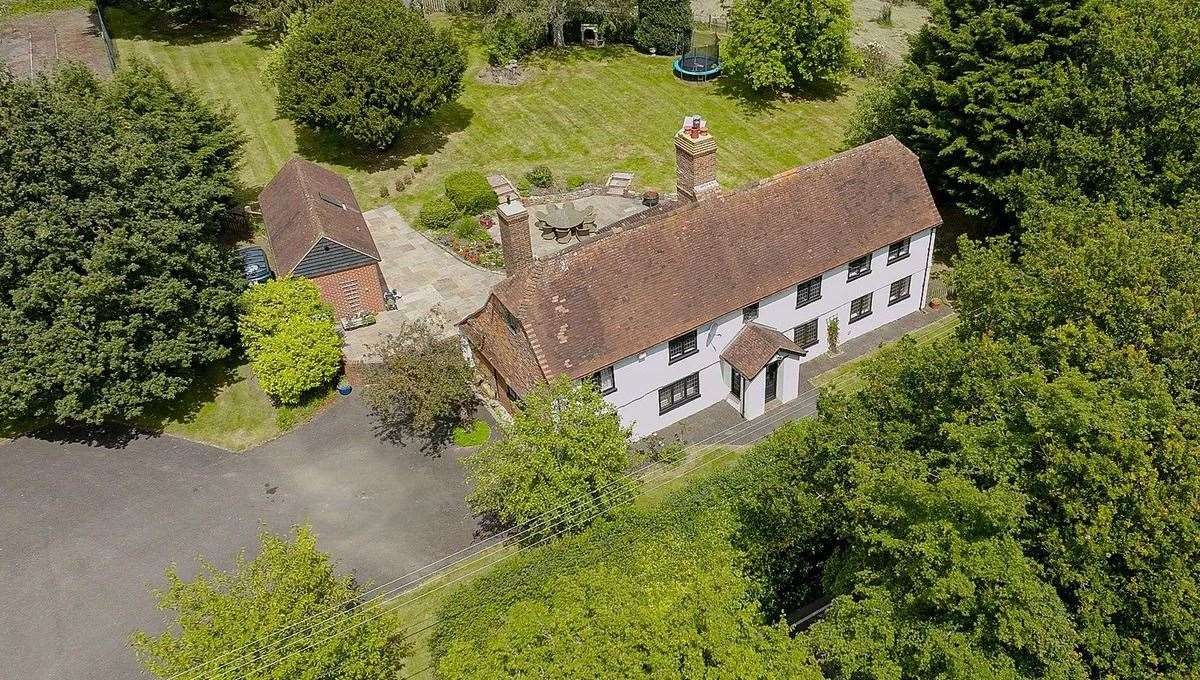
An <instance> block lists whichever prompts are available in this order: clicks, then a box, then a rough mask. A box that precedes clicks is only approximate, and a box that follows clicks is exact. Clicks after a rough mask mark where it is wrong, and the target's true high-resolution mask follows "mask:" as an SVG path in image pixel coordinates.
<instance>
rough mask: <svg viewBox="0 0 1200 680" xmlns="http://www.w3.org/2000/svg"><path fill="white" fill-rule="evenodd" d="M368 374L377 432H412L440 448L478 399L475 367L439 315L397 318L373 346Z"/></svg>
mask: <svg viewBox="0 0 1200 680" xmlns="http://www.w3.org/2000/svg"><path fill="white" fill-rule="evenodd" d="M366 377H367V384H368V386H367V401H368V402H369V403H370V404H371V408H372V409H373V410H374V411H375V416H376V417H377V418H378V419H379V427H378V428H377V432H378V433H379V434H380V436H382V437H384V438H385V439H389V440H392V441H402V440H403V439H404V438H405V436H406V435H415V436H417V437H420V438H422V439H424V440H426V441H427V442H428V445H429V446H430V448H432V449H434V450H437V449H440V448H441V447H442V446H444V445H445V444H446V442H447V441H449V439H450V437H451V433H452V432H453V430H454V427H455V426H456V425H460V424H462V423H463V422H464V420H465V419H466V418H468V417H469V416H470V415H471V411H472V410H473V409H474V408H475V406H476V405H477V404H478V399H477V398H476V396H475V390H474V381H475V369H474V368H473V367H472V366H471V364H470V363H469V362H468V361H467V358H466V356H464V355H463V350H462V344H461V343H460V341H459V338H458V336H457V335H454V334H452V333H447V332H446V321H445V319H443V318H442V317H441V316H440V315H433V314H431V315H428V316H425V317H422V318H419V319H416V320H414V321H410V322H404V323H401V324H400V326H399V327H398V328H397V329H396V333H395V335H389V336H388V337H386V338H385V339H384V340H383V342H381V343H380V344H379V345H376V346H374V347H372V348H371V361H370V363H367V364H366Z"/></svg>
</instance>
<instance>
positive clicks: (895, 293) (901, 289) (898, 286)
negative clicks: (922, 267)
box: [888, 276, 912, 306]
mask: <svg viewBox="0 0 1200 680" xmlns="http://www.w3.org/2000/svg"><path fill="white" fill-rule="evenodd" d="M911 287H912V277H911V276H906V277H904V278H902V279H900V280H899V281H894V282H892V289H891V290H890V291H888V305H889V306H891V305H894V304H896V303H897V302H903V301H905V300H907V299H908V296H909V292H910V289H911Z"/></svg>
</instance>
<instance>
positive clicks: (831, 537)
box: [741, 326, 1200, 678]
mask: <svg viewBox="0 0 1200 680" xmlns="http://www.w3.org/2000/svg"><path fill="white" fill-rule="evenodd" d="M1037 340H1038V341H1037V342H1034V341H1033V340H1032V339H1031V338H1030V337H1029V336H1023V337H1017V338H1015V339H1012V340H1007V339H993V338H988V337H986V336H976V335H969V330H967V329H965V330H964V339H963V340H962V341H953V340H951V341H945V342H941V343H936V344H935V345H934V346H932V347H919V346H916V345H914V344H911V343H903V344H902V345H901V346H900V347H898V348H897V349H896V350H895V351H892V352H888V353H885V355H884V356H883V357H882V358H880V359H879V360H876V361H875V362H873V364H872V366H871V367H870V368H869V369H868V370H867V374H866V376H865V377H866V380H865V383H866V387H865V388H864V390H863V391H862V392H860V393H859V394H858V395H856V396H854V397H852V398H851V397H841V396H826V397H825V398H824V399H823V402H822V404H821V414H820V416H819V419H818V421H817V422H816V423H813V424H811V425H809V426H806V427H800V428H798V429H797V430H795V431H793V432H785V433H781V434H780V435H778V436H777V439H779V441H776V442H774V443H773V444H772V445H771V446H769V447H764V448H763V449H762V450H761V451H760V452H759V453H757V454H756V455H770V456H771V457H772V458H771V461H772V462H771V465H770V466H768V467H769V468H770V469H772V470H774V474H773V475H763V476H762V478H763V479H764V482H765V483H764V486H763V488H762V489H760V490H759V491H758V492H757V493H754V494H749V495H747V499H746V501H745V502H744V503H743V509H744V514H743V519H744V526H745V529H744V533H743V536H742V539H741V540H742V541H743V542H744V543H745V544H746V545H748V546H750V554H751V556H752V558H754V563H755V564H756V565H762V566H761V567H756V569H755V571H757V572H759V573H760V574H761V576H760V578H762V579H763V581H764V582H765V583H768V584H770V585H771V586H772V587H773V588H775V589H777V592H776V597H777V598H778V599H779V600H780V601H782V602H783V603H784V605H785V607H791V606H796V605H797V604H800V603H802V602H804V601H806V600H807V599H809V598H811V597H812V596H813V594H814V592H813V590H812V583H813V579H814V578H820V579H822V582H823V584H824V587H823V588H822V589H821V590H822V591H823V592H827V593H830V594H835V595H847V596H849V598H850V601H853V602H861V601H862V600H864V599H865V598H868V596H869V597H870V599H872V600H873V601H875V602H876V604H878V605H879V606H875V607H865V608H860V609H859V612H860V614H861V615H862V616H864V617H866V616H869V618H867V619H861V620H857V619H856V620H852V621H843V622H842V623H840V624H839V628H842V629H845V630H851V629H854V628H855V627H857V629H858V630H866V629H867V628H868V627H870V626H875V625H880V626H882V625H884V624H886V626H887V630H894V631H903V630H910V632H911V630H912V629H911V628H910V627H911V626H917V627H918V629H920V630H940V631H943V632H944V631H947V630H949V631H958V632H957V633H955V635H953V636H951V637H950V638H947V639H956V638H957V637H958V636H959V634H968V633H969V634H970V635H972V636H975V635H979V634H983V633H987V631H988V630H989V629H990V630H991V631H992V632H991V633H987V634H986V635H984V636H983V637H979V638H972V642H971V647H972V648H974V649H976V650H978V651H981V652H984V653H985V654H984V655H985V657H987V658H994V659H1007V661H1004V664H1005V666H1006V667H1007V664H1008V663H1009V661H1011V662H1012V663H1013V664H1015V665H1014V666H1013V668H1016V669H1017V670H1019V671H1020V672H1021V675H1022V676H1024V677H1040V676H1039V675H1038V674H1039V673H1046V674H1047V677H1049V676H1051V675H1053V673H1051V670H1052V669H1053V668H1059V669H1060V671H1059V672H1057V673H1058V674H1059V675H1062V674H1063V673H1066V675H1065V676H1066V677H1070V673H1067V671H1068V670H1069V669H1070V668H1071V667H1072V666H1073V662H1072V661H1071V660H1070V658H1071V657H1070V655H1069V654H1066V653H1065V652H1064V651H1063V650H1058V651H1055V650H1054V649H1052V648H1051V647H1049V646H1048V645H1047V644H1046V643H1044V642H1040V643H1038V645H1037V647H1038V649H1039V650H1040V652H1039V653H1045V654H1048V655H1050V656H1048V657H1037V656H1036V655H1035V657H1034V659H1033V660H1034V661H1036V663H1034V664H1031V662H1030V659H1028V658H1026V659H1024V660H1022V655H1026V656H1027V655H1028V654H1029V652H1030V650H1029V648H1028V646H1029V644H1030V643H1028V642H1023V640H1029V639H1038V638H1042V637H1044V638H1046V639H1050V638H1053V639H1055V640H1060V641H1061V640H1067V639H1071V640H1074V642H1073V644H1074V645H1075V646H1076V647H1077V648H1078V650H1079V653H1080V658H1081V659H1082V660H1083V662H1084V663H1085V664H1086V665H1087V667H1088V672H1089V674H1091V675H1093V676H1098V677H1099V676H1109V677H1123V678H1150V677H1162V676H1168V677H1172V676H1175V677H1183V676H1186V674H1187V672H1188V669H1193V668H1195V666H1196V664H1197V663H1198V662H1200V659H1198V658H1197V655H1196V649H1197V644H1196V643H1197V641H1200V602H1197V601H1196V598H1195V597H1194V596H1193V593H1195V592H1196V590H1197V586H1198V585H1200V567H1197V564H1198V563H1200V547H1198V546H1200V528H1198V527H1200V525H1198V524H1197V512H1198V508H1200V461H1198V460H1197V459H1196V458H1195V456H1194V455H1192V454H1191V453H1190V452H1191V451H1194V450H1195V448H1196V446H1197V443H1198V442H1197V432H1200V430H1198V429H1197V427H1196V426H1197V424H1200V421H1197V417H1196V414H1195V411H1194V408H1192V407H1190V406H1186V407H1180V406H1179V405H1177V404H1176V403H1175V399H1174V398H1173V397H1172V395H1171V390H1170V388H1169V385H1168V382H1167V380H1166V379H1165V378H1164V377H1163V375H1162V372H1161V370H1160V369H1159V368H1158V367H1156V366H1154V365H1152V364H1151V363H1150V362H1149V361H1147V360H1146V357H1145V356H1144V355H1143V354H1141V353H1139V352H1137V351H1135V350H1131V349H1129V348H1122V347H1115V346H1114V345H1113V343H1112V342H1111V339H1109V338H1106V337H1105V336H1104V335H1103V334H1101V333H1099V332H1096V331H1094V330H1092V331H1087V330H1084V329H1082V328H1079V327H1077V326H1069V327H1064V328H1061V329H1053V330H1048V331H1047V334H1046V335H1045V336H1044V337H1038V339H1037ZM955 476H957V477H959V478H961V479H963V480H968V481H969V482H970V483H971V484H973V485H975V486H976V487H977V488H978V489H979V490H980V491H981V492H985V493H986V494H987V495H988V496H991V497H993V498H997V499H1002V498H1004V497H1005V496H1004V495H1003V494H1004V493H1007V491H1005V490H1011V491H1013V492H1016V493H1019V494H1020V495H1021V496H1022V497H1023V499H1024V500H1023V505H1024V512H1023V513H1018V514H1013V515H1012V516H1011V517H1010V518H1009V519H1006V520H1005V521H1004V523H1003V524H1002V525H1001V528H1003V529H1004V531H1002V532H1000V533H995V532H992V534H991V535H993V538H989V539H988V542H987V543H985V544H980V545H979V546H978V547H979V548H980V549H983V552H981V553H978V555H977V556H976V557H972V558H971V561H970V562H963V563H962V564H959V565H955V564H952V563H950V562H947V559H949V557H954V558H955V559H958V558H959V556H961V557H963V558H966V557H968V556H970V555H972V553H973V551H975V548H970V549H968V546H969V544H964V545H963V546H962V547H955V544H954V543H947V544H945V545H942V546H937V545H936V544H931V545H922V541H925V540H926V539H925V538H923V536H922V535H921V534H916V533H913V532H912V531H911V529H905V531H904V533H903V534H901V535H898V536H895V537H894V538H886V537H887V535H889V534H895V533H896V527H895V526H890V527H884V528H886V531H885V532H884V533H879V532H880V531H881V529H880V528H879V527H875V526H874V523H876V522H878V521H880V520H886V521H888V522H893V521H895V520H896V518H899V517H903V515H902V514H901V513H900V512H898V510H897V508H896V507H890V508H889V506H894V505H895V504H896V502H897V499H902V498H904V495H905V494H907V495H911V494H913V493H914V490H921V489H923V488H925V485H927V484H939V485H940V484H941V483H944V482H945V481H946V480H948V479H951V478H952V477H955ZM881 483H884V484H885V485H883V486H881ZM956 484H961V482H956ZM914 485H915V486H914ZM906 487H907V488H908V490H907V491H906V490H905V489H906ZM881 492H882V493H883V495H881ZM968 492H969V489H965V490H963V489H959V490H955V493H965V494H967V496H968V497H969V496H970V494H969V493H968ZM922 493H924V492H922ZM997 493H1000V494H1001V495H996V494H997ZM986 497H987V496H983V497H980V499H981V500H982V499H983V498H986ZM922 503H926V506H925V508H924V509H920V510H919V512H916V513H915V515H914V517H916V518H925V519H922V521H923V522H924V521H926V520H927V519H928V518H932V517H935V515H934V513H933V512H932V508H933V507H934V506H928V505H927V501H922ZM881 504H882V505H881ZM909 505H910V501H904V504H903V505H901V506H900V507H901V508H904V509H905V511H906V512H908V511H909V509H908V508H909ZM1014 508H1018V509H1019V506H1014ZM939 512H941V511H939ZM1010 514H1011V513H1010ZM951 517H957V518H959V521H961V522H964V524H963V525H962V526H963V527H966V528H968V529H970V531H969V534H968V535H967V536H964V537H965V538H970V539H971V540H977V538H979V537H987V536H988V535H989V534H988V533H982V534H981V533H980V529H981V527H984V526H986V525H980V524H978V523H977V520H976V519H973V518H976V517H980V515H978V513H974V512H966V511H965V510H958V511H955V512H954V513H951ZM905 521H907V520H905ZM873 527H874V528H873ZM864 529H866V530H867V531H868V533H864ZM922 531H924V529H923V530H922ZM955 531H959V532H962V531H964V529H955ZM949 535H950V534H947V533H946V531H945V530H944V529H938V530H937V532H936V533H935V534H933V536H942V537H943V538H944V537H946V536H949ZM868 539H869V540H870V541H876V540H883V541H884V542H883V543H881V544H880V547H876V548H873V549H871V550H868V552H866V553H863V552H861V549H860V548H858V546H860V545H861V546H862V548H869V547H870V546H869V543H868V544H863V543H862V542H863V541H864V540H868ZM1010 539H1011V540H1010ZM1013 541H1015V545H1016V546H1019V551H1016V552H1014V551H1013V547H1014V542H1013ZM884 548H886V549H887V550H891V551H896V552H894V553H893V554H891V555H889V554H887V553H886V552H880V551H881V550H883V549H884ZM839 556H841V557H839ZM1021 556H1023V557H1024V558H1025V559H1026V560H1028V561H1029V564H1033V565H1037V566H1036V568H1030V569H1025V573H1024V575H1022V574H1021V572H1020V570H1018V569H1017V567H1018V566H1020V565H1021V564H1022V562H1021V561H1020V560H1019V559H1018V558H1019V557H1021ZM831 558H832V559H831ZM988 561H990V562H991V563H992V565H993V566H995V567H996V568H1001V567H1002V571H1001V572H999V573H1000V574H1002V575H1003V576H1004V577H1005V578H1006V579H1017V578H1018V577H1019V581H1010V582H1009V583H1008V585H1006V586H1005V587H1017V586H1020V588H1021V589H1022V591H1023V592H1025V593H1026V595H1023V596H1022V597H1023V598H1026V599H1025V602H1026V604H1022V605H1020V606H1017V603H1018V602H1019V601H1018V600H1015V599H1014V597H1015V594H1014V593H1012V592H1009V593H1005V592H1004V591H1003V590H1000V589H998V587H999V586H1000V585H1001V583H1000V582H993V583H987V582H986V581H980V580H979V579H980V578H994V577H995V574H990V573H989V572H988V571H987V568H988ZM873 563H874V564H876V565H877V566H875V567H871V566H870V565H871V564H873ZM847 565H849V566H850V567H852V568H847ZM864 567H866V568H868V569H864ZM884 567H887V570H885V571H884V572H882V576H880V569H882V568H884ZM949 567H953V569H954V570H956V571H961V570H963V569H967V570H968V571H965V572H963V573H961V574H958V575H955V576H953V578H950V577H949V575H952V574H954V573H955V572H946V571H945V570H946V569H947V568H949ZM897 569H903V570H905V572H907V573H909V575H907V576H905V575H903V574H897V573H895V572H896V570H897ZM1022 569H1024V568H1022ZM940 573H946V574H948V575H947V576H945V577H941V576H939V577H938V578H939V579H942V578H946V579H947V580H946V581H945V584H944V585H942V586H938V587H937V588H935V589H933V590H931V591H930V592H931V593H932V594H937V597H938V598H940V600H939V601H940V603H941V607H940V608H938V607H933V606H931V604H930V603H929V602H926V603H923V604H921V605H920V606H916V607H914V606H913V604H914V602H915V600H914V598H915V597H916V596H917V594H918V593H920V592H921V590H920V588H919V587H918V586H920V584H919V583H918V582H916V581H912V580H911V579H912V578H913V577H914V575H919V574H924V575H925V576H924V578H929V577H932V576H934V575H937V574H940ZM847 574H851V575H853V578H848V577H847ZM972 574H974V575H972ZM900 576H903V579H907V580H898V581H897V580H896V579H897V578H898V577H900ZM1038 581H1040V582H1041V583H1042V584H1044V586H1046V587H1049V588H1052V589H1053V592H1054V593H1056V597H1057V599H1058V600H1060V601H1061V603H1062V607H1063V608H1065V612H1066V616H1067V619H1068V620H1069V622H1070V630H1062V629H1061V622H1057V623H1056V621H1057V619H1055V618H1054V617H1053V616H1051V614H1052V613H1053V612H1054V611H1055V610H1056V609H1057V608H1058V605H1056V604H1055V601H1054V598H1049V599H1047V598H1048V595H1047V592H1048V591H1045V590H1044V589H1043V588H1042V587H1038V585H1037V582H1038ZM929 583H930V584H936V583H937V581H930V582H929ZM1022 584H1023V585H1022ZM881 586H882V587H883V588H884V590H883V591H879V590H878V589H879V588H880V587H881ZM952 586H953V587H955V588H958V591H957V592H958V593H959V595H955V596H954V597H951V596H952V595H953V594H954V593H955V592H956V591H955V590H947V589H948V588H951V587H952ZM864 588H870V590H864ZM962 588H967V590H962ZM971 592H974V593H980V594H981V596H982V594H985V593H986V594H987V597H988V598H991V599H990V600H986V599H978V600H976V602H975V603H974V604H972V607H974V608H975V609H974V610H966V609H963V605H964V604H965V603H966V602H967V601H958V600H956V599H955V597H960V596H961V594H964V593H971ZM898 596H899V597H900V599H899V600H897V599H896V598H897V597H898ZM879 598H883V599H879ZM886 602H892V604H891V605H888V607H890V609H889V610H888V611H890V612H892V613H889V614H886V615H884V614H879V612H880V611H883V610H881V609H880V607H882V606H883V603H886ZM897 603H898V604H897ZM848 604H849V601H847V605H848ZM900 605H903V606H900ZM998 610H1003V613H1004V617H1005V618H997V616H998V615H997V614H991V615H989V616H991V618H990V619H989V618H986V617H984V614H986V613H987V612H988V611H998ZM847 611H848V612H853V611H854V610H851V609H848V610H847ZM872 612H875V613H874V614H872ZM847 615H848V614H847ZM879 617H883V618H884V619H885V620H883V621H881V620H880V619H879ZM1014 617H1020V619H1019V620H1020V621H1024V623H1021V625H1022V626H1025V628H1018V627H1016V626H1017V623H1018V619H1017V618H1014ZM872 621H874V623H872ZM968 621H969V622H970V626H969V627H968V626H966V625H965V623H964V622H968ZM1035 621H1041V622H1042V624H1041V625H1044V626H1047V627H1046V628H1038V627H1030V626H1032V625H1033V622H1035ZM847 626H849V628H847ZM989 627H990V628H989ZM845 634H846V633H844V632H843V633H838V636H842V637H844V635H845ZM922 635H924V633H922ZM939 635H942V633H939ZM838 639H841V637H837V636H835V638H834V641H835V642H836V640H838ZM905 639H911V637H908V634H906V635H905ZM853 640H858V641H857V642H853ZM838 644H843V643H838ZM844 644H845V645H847V647H846V649H848V650H852V649H854V648H858V647H861V646H862V645H863V644H865V640H864V639H861V638H852V641H850V642H845V641H844ZM827 646H828V645H826V647H827ZM823 648H824V647H822V645H818V646H817V651H818V654H819V655H820V654H822V653H823V652H821V649H823ZM837 649H838V648H837V646H836V645H835V646H834V647H833V648H832V650H833V651H831V652H829V653H831V654H832V653H833V652H836V651H837ZM899 649H900V650H903V649H904V648H903V647H900V648H899ZM921 649H929V647H928V646H926V645H922V646H921ZM988 650H991V651H990V652H989V651H988ZM1022 650H1024V651H1022ZM868 651H869V650H866V651H863V650H861V649H860V652H861V653H859V652H855V653H854V654H851V656H850V657H847V663H851V662H853V659H855V658H859V657H861V659H868V660H869V659H870V658H873V657H872V656H871V655H872V654H876V653H878V651H879V650H876V651H875V652H870V653H868ZM839 654H840V652H839ZM997 654H1000V655H1001V656H996V655H997ZM863 655H865V656H863ZM888 658H891V659H892V660H893V661H894V662H895V663H897V664H899V666H900V667H902V668H909V669H912V668H918V667H919V668H924V669H926V670H925V671H923V673H927V672H929V668H930V667H929V666H926V665H923V664H925V663H926V660H923V659H922V658H921V652H920V651H919V650H917V649H909V651H907V652H903V653H901V654H899V655H896V656H892V657H888ZM861 659H860V661H861ZM914 664H918V665H914ZM1039 667H1040V668H1041V669H1042V670H1036V669H1038V668H1039ZM918 674H920V673H918Z"/></svg>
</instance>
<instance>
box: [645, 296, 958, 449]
mask: <svg viewBox="0 0 1200 680" xmlns="http://www.w3.org/2000/svg"><path fill="white" fill-rule="evenodd" d="M953 311H954V310H953V309H951V308H950V306H949V305H942V306H941V307H939V308H938V309H936V310H935V309H929V308H925V309H922V310H919V311H916V312H913V313H912V314H909V315H908V316H905V317H902V318H900V319H897V320H896V321H893V322H892V323H890V324H888V325H886V326H884V327H882V328H877V329H875V330H873V331H871V332H869V333H864V334H863V335H861V336H859V337H857V338H854V339H852V340H847V341H846V342H845V343H844V344H843V345H842V351H841V352H840V353H839V354H837V356H830V355H828V354H824V355H822V356H819V357H816V358H814V359H813V360H812V361H806V362H804V363H803V364H800V385H801V387H800V397H798V398H796V399H793V400H792V401H789V402H784V403H777V404H774V405H771V406H769V407H768V408H767V412H766V413H764V414H763V415H762V416H760V417H758V418H755V419H754V420H745V419H744V418H742V415H741V414H740V413H738V411H737V409H735V408H734V407H732V406H730V405H729V404H728V403H727V402H725V401H721V402H718V403H716V404H714V405H712V406H709V407H708V408H706V409H704V410H703V411H700V412H698V413H694V414H692V415H690V416H688V417H687V418H684V419H683V420H681V421H679V422H677V423H675V424H674V425H671V426H669V427H667V428H664V429H663V430H660V431H659V433H658V434H659V436H661V437H663V438H664V439H666V440H668V441H671V440H675V439H678V440H680V441H682V442H684V443H685V444H692V445H696V444H701V445H704V446H719V445H729V446H742V445H746V444H753V443H754V442H756V441H758V440H759V439H761V438H763V437H765V436H767V435H768V434H771V433H772V432H774V431H775V429H776V428H778V427H779V426H781V425H784V424H785V423H788V422H791V421H793V420H799V419H801V418H808V417H810V416H813V415H816V413H817V393H816V390H815V389H814V388H813V386H812V382H811V381H812V379H813V378H815V377H816V376H818V375H821V374H822V373H825V372H826V371H829V370H831V369H834V368H837V367H838V366H841V365H843V364H847V363H849V362H851V361H854V360H855V359H858V358H859V357H863V356H866V355H867V354H870V353H872V352H874V351H875V350H877V349H879V347H880V346H881V345H883V344H884V343H887V342H891V341H893V340H897V339H899V338H900V337H902V336H904V335H907V334H909V333H912V332H914V331H917V330H920V329H922V328H924V327H926V326H928V325H930V324H933V323H936V322H937V321H939V320H941V319H943V318H945V317H946V316H949V315H950V314H951V313H953Z"/></svg>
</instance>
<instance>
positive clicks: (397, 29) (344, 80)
mask: <svg viewBox="0 0 1200 680" xmlns="http://www.w3.org/2000/svg"><path fill="white" fill-rule="evenodd" d="M466 64H467V62H466V55H465V53H464V52H463V49H462V47H461V46H460V45H459V44H458V42H457V41H456V40H455V39H454V38H453V36H452V35H451V34H450V32H449V31H448V30H446V29H435V28H433V27H432V26H431V25H430V24H429V22H428V21H427V20H426V19H425V16H424V15H423V14H422V13H421V12H419V11H416V10H411V9H408V8H406V7H405V6H404V4H403V3H399V2H392V0H334V2H333V3H331V4H328V5H323V6H320V7H318V8H317V9H315V10H314V11H313V13H312V17H311V18H309V20H308V21H305V22H304V23H302V24H300V25H299V26H297V27H295V28H294V29H292V31H291V32H290V33H289V35H288V39H287V40H285V41H284V42H283V43H282V45H281V48H280V53H279V55H278V82H277V85H278V86H279V100H278V107H279V112H280V114H282V115H283V116H285V117H288V118H291V119H293V120H295V121H297V122H299V123H302V124H304V125H307V126H309V127H311V128H314V129H326V128H328V129H331V130H334V131H336V132H337V133H339V134H341V135H343V136H345V137H347V138H349V139H352V140H354V141H357V142H360V143H362V144H369V145H371V146H374V147H377V148H383V147H386V146H388V145H389V144H391V143H392V142H394V141H395V140H396V138H397V137H398V136H399V135H400V133H401V132H402V131H403V130H404V129H405V128H406V127H408V126H409V125H411V124H413V123H415V122H418V121H420V120H421V119H423V118H425V117H426V116H428V115H429V114H431V113H433V112H434V111H435V110H437V108H438V107H440V106H442V105H443V104H445V103H447V102H449V101H452V100H453V99H455V98H456V97H457V96H458V95H459V93H460V92H461V91H462V75H463V71H464V70H465V69H466Z"/></svg>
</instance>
